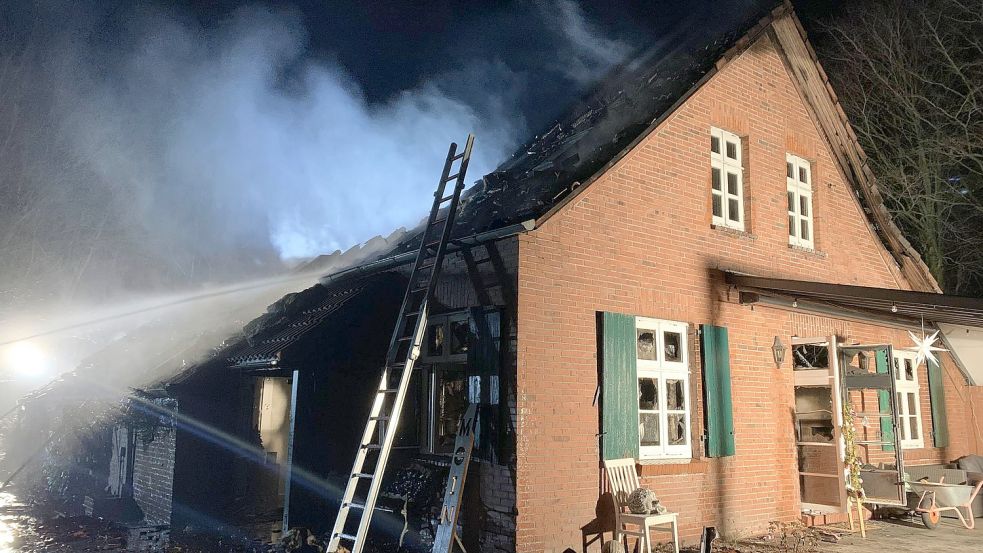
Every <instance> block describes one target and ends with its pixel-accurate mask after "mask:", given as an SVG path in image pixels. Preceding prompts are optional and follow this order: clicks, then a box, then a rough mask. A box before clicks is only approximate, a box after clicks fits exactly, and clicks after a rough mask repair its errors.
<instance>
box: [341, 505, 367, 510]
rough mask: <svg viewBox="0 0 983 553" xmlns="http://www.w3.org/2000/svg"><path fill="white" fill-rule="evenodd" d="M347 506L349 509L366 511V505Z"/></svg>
mask: <svg viewBox="0 0 983 553" xmlns="http://www.w3.org/2000/svg"><path fill="white" fill-rule="evenodd" d="M345 506H346V507H348V508H349V509H361V510H363V511H364V510H365V505H364V504H362V503H347V504H346V505H345Z"/></svg>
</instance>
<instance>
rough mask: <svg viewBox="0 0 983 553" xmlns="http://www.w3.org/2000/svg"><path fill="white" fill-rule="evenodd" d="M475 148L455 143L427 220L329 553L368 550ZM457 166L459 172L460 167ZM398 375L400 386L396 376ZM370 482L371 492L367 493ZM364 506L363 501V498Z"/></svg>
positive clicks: (470, 142)
mask: <svg viewBox="0 0 983 553" xmlns="http://www.w3.org/2000/svg"><path fill="white" fill-rule="evenodd" d="M473 145H474V135H472V134H469V135H468V139H467V143H466V144H465V146H464V151H462V152H461V153H457V144H455V143H453V142H452V143H451V145H450V150H449V151H448V152H447V159H446V160H445V162H444V170H443V172H442V173H441V175H440V181H439V182H438V183H437V191H436V192H434V200H433V207H431V209H430V217H429V218H428V219H427V223H426V226H425V227H424V230H423V234H422V237H421V241H420V250H419V252H418V253H417V256H416V263H415V264H414V265H413V271H412V273H411V276H410V281H409V285H408V286H407V288H406V295H405V296H404V297H403V305H402V307H400V310H399V317H398V318H397V319H396V328H395V329H394V330H393V335H392V339H391V340H390V342H389V352H388V353H387V354H386V365H385V367H384V368H383V370H382V379H381V380H380V382H379V388H378V390H377V391H376V394H375V399H374V400H373V403H372V410H371V411H370V412H369V418H368V421H367V422H366V423H365V431H364V432H363V433H362V441H361V443H360V444H359V447H358V451H357V453H356V454H355V462H354V464H353V465H352V471H351V473H350V475H349V478H348V484H347V485H346V486H345V494H344V495H343V496H342V499H341V506H340V507H339V509H338V517H337V518H336V519H335V523H334V528H333V529H332V530H331V540H330V541H329V542H328V548H327V550H328V552H329V553H334V552H336V551H338V548H339V546H340V545H341V542H343V541H344V542H346V543H348V544H351V545H350V547H349V551H351V553H361V551H362V549H363V548H364V547H365V542H366V538H367V536H368V533H369V525H370V524H371V523H372V514H373V512H374V511H375V505H376V500H377V499H378V498H379V491H380V489H381V488H382V478H383V475H384V474H385V472H386V463H387V462H388V461H389V455H390V453H391V452H392V447H393V443H394V442H395V438H396V433H397V431H398V429H399V418H400V413H401V412H402V410H403V402H404V400H405V399H406V393H407V390H408V389H409V387H410V376H411V375H412V374H413V366H414V364H415V363H416V360H417V357H419V355H420V349H421V347H422V345H423V338H424V334H425V332H426V329H427V305H428V303H429V302H428V300H429V299H430V297H431V296H432V295H433V291H434V287H435V286H436V284H437V279H438V278H439V276H440V269H441V265H442V264H443V261H444V253H445V251H446V248H447V241H448V239H449V238H450V233H451V229H452V228H453V227H454V217H455V214H456V213H457V206H458V203H459V202H460V199H461V191H463V190H464V182H465V181H464V178H465V175H466V173H467V170H468V162H469V161H470V160H471V147H472V146H473ZM455 166H456V167H457V169H456V170H455V169H454V167H455ZM451 182H453V183H454V189H453V191H451V192H450V193H447V190H446V189H447V185H448V184H449V183H451ZM397 376H398V382H396V381H395V377H397ZM366 484H367V487H368V489H367V490H365V488H366ZM360 490H365V491H364V492H363V493H364V500H363V501H362V502H361V503H360V502H358V501H357V499H356V498H357V497H358V496H361V495H363V493H360ZM352 511H358V512H359V514H358V515H357V516H352V517H351V518H352V519H356V518H357V520H358V528H357V529H356V530H355V531H354V533H350V528H349V524H348V522H349V515H351V514H352Z"/></svg>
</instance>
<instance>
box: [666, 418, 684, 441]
mask: <svg viewBox="0 0 983 553" xmlns="http://www.w3.org/2000/svg"><path fill="white" fill-rule="evenodd" d="M669 445H686V415H669Z"/></svg>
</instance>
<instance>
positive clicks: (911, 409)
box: [905, 392, 918, 415]
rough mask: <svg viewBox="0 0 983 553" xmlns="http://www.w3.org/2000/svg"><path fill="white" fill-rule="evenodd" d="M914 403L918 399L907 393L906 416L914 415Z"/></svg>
mask: <svg viewBox="0 0 983 553" xmlns="http://www.w3.org/2000/svg"><path fill="white" fill-rule="evenodd" d="M916 401H918V398H917V397H916V396H915V394H914V393H911V392H909V393H908V411H907V412H906V413H905V414H906V415H914V414H915V413H916V411H915V402H916Z"/></svg>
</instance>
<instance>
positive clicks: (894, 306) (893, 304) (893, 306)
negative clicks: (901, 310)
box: [891, 303, 898, 313]
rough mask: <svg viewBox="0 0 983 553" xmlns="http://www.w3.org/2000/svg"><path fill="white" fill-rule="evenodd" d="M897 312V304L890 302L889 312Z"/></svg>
mask: <svg viewBox="0 0 983 553" xmlns="http://www.w3.org/2000/svg"><path fill="white" fill-rule="evenodd" d="M897 312H898V305H897V304H895V303H892V304H891V313H897Z"/></svg>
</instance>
